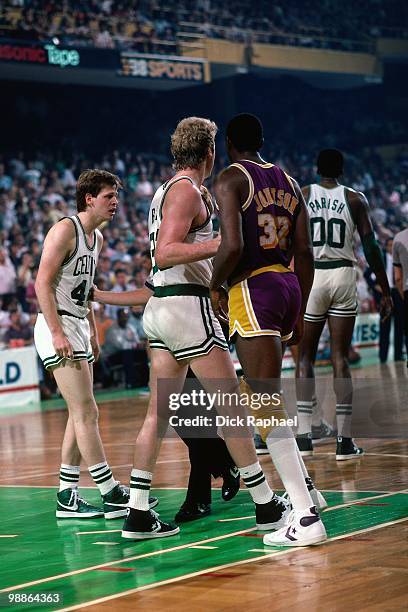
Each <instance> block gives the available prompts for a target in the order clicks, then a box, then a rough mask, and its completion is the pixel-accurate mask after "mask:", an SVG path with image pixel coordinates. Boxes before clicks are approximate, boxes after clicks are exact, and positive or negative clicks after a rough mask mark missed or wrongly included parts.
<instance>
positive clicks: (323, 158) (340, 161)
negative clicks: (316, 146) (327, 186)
mask: <svg viewBox="0 0 408 612" xmlns="http://www.w3.org/2000/svg"><path fill="white" fill-rule="evenodd" d="M343 166H344V157H343V153H342V152H341V151H339V150H338V149H323V150H322V151H320V153H319V155H318V156H317V172H318V174H320V176H327V178H338V177H339V176H340V175H341V174H343Z"/></svg>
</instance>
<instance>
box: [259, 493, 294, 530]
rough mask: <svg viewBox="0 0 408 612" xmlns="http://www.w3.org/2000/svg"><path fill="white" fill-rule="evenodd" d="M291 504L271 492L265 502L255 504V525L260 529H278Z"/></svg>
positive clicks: (287, 514)
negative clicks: (268, 500)
mask: <svg viewBox="0 0 408 612" xmlns="http://www.w3.org/2000/svg"><path fill="white" fill-rule="evenodd" d="M291 507H292V506H291V504H290V503H289V502H288V501H287V500H286V499H284V498H282V497H279V496H278V495H275V493H274V494H273V497H272V499H271V501H270V502H268V503H267V504H255V515H256V526H257V529H259V530H260V531H269V530H271V529H280V528H281V527H283V526H284V525H285V521H286V519H287V517H288V516H289V513H290V511H291Z"/></svg>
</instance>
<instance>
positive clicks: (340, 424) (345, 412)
mask: <svg viewBox="0 0 408 612" xmlns="http://www.w3.org/2000/svg"><path fill="white" fill-rule="evenodd" d="M352 410H353V407H352V405H351V404H336V421H337V435H338V436H342V437H343V438H351V417H352Z"/></svg>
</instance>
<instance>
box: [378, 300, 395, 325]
mask: <svg viewBox="0 0 408 612" xmlns="http://www.w3.org/2000/svg"><path fill="white" fill-rule="evenodd" d="M393 308H394V304H393V301H392V297H391V296H390V295H383V296H382V298H381V302H380V316H381V322H382V323H383V322H384V321H386V320H387V319H388V317H389V316H390V315H391V313H392V311H393Z"/></svg>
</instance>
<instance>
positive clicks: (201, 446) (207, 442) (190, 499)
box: [181, 436, 235, 504]
mask: <svg viewBox="0 0 408 612" xmlns="http://www.w3.org/2000/svg"><path fill="white" fill-rule="evenodd" d="M181 439H182V440H183V442H184V444H186V445H187V447H188V455H189V458H190V465H191V469H190V477H189V480H188V490H187V495H186V502H187V503H201V504H210V503H211V476H214V478H218V476H222V475H223V474H224V473H225V472H227V471H228V470H229V469H230V468H232V467H235V464H234V461H233V459H232V457H231V455H230V454H229V452H228V449H227V446H226V444H225V442H224V440H223V439H222V438H220V437H219V436H217V437H216V438H181Z"/></svg>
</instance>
